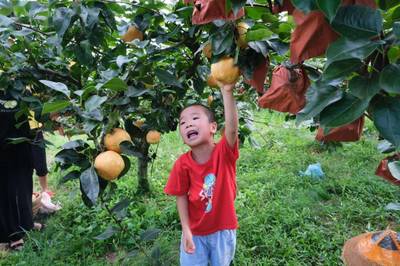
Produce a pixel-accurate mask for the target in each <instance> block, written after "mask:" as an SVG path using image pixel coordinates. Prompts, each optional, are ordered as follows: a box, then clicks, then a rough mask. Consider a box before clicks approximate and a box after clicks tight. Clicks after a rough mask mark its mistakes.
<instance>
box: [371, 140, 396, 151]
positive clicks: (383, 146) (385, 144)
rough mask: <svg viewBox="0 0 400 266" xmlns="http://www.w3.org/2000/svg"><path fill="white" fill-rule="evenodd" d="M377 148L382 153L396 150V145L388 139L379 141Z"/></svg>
mask: <svg viewBox="0 0 400 266" xmlns="http://www.w3.org/2000/svg"><path fill="white" fill-rule="evenodd" d="M376 148H377V149H378V151H379V152H380V153H391V152H394V151H395V150H396V147H395V146H393V144H392V143H390V142H389V141H387V140H386V139H383V140H381V141H379V143H378V146H377V147H376Z"/></svg>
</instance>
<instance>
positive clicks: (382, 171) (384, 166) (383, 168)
mask: <svg viewBox="0 0 400 266" xmlns="http://www.w3.org/2000/svg"><path fill="white" fill-rule="evenodd" d="M397 160H400V153H397V154H395V155H392V156H389V157H386V158H385V159H383V160H382V161H381V163H380V164H379V166H378V168H377V169H376V171H375V174H376V175H377V176H380V177H383V178H385V179H386V180H387V181H389V182H391V183H393V184H395V185H400V180H398V179H396V178H395V177H394V176H393V175H392V174H391V173H390V171H389V167H388V164H389V162H390V161H397Z"/></svg>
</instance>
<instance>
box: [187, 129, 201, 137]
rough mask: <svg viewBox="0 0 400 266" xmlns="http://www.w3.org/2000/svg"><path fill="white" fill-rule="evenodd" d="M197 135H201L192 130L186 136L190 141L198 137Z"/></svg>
mask: <svg viewBox="0 0 400 266" xmlns="http://www.w3.org/2000/svg"><path fill="white" fill-rule="evenodd" d="M197 135H199V132H197V131H196V130H190V131H189V132H188V133H187V134H186V136H187V138H188V139H192V138H194V137H196V136H197Z"/></svg>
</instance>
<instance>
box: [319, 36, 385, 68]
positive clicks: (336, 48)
mask: <svg viewBox="0 0 400 266" xmlns="http://www.w3.org/2000/svg"><path fill="white" fill-rule="evenodd" d="M382 44H384V42H382V41H381V42H374V41H371V40H369V39H358V40H354V39H353V40H352V39H348V38H345V37H341V38H340V39H338V40H337V41H335V42H334V43H332V44H331V45H330V46H329V48H328V50H327V52H326V57H327V64H330V63H332V62H335V61H341V60H346V59H352V58H357V59H360V60H362V59H364V58H366V57H368V56H369V55H370V54H372V53H373V52H374V51H375V50H376V49H377V48H378V47H379V46H380V45H382Z"/></svg>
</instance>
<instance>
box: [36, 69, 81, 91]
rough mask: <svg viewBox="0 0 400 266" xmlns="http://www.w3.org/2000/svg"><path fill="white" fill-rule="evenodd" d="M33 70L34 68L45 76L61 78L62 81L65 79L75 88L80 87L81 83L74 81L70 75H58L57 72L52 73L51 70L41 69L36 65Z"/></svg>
mask: <svg viewBox="0 0 400 266" xmlns="http://www.w3.org/2000/svg"><path fill="white" fill-rule="evenodd" d="M35 68H36V69H37V70H38V71H39V72H42V73H45V74H47V75H53V76H57V77H59V78H62V79H66V80H68V81H70V82H72V83H74V84H75V85H76V86H78V87H79V88H80V87H81V83H80V82H79V81H78V80H76V79H74V78H73V77H71V76H70V75H65V74H62V73H59V72H57V71H54V70H51V69H48V68H44V67H41V66H39V65H36V66H35Z"/></svg>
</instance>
